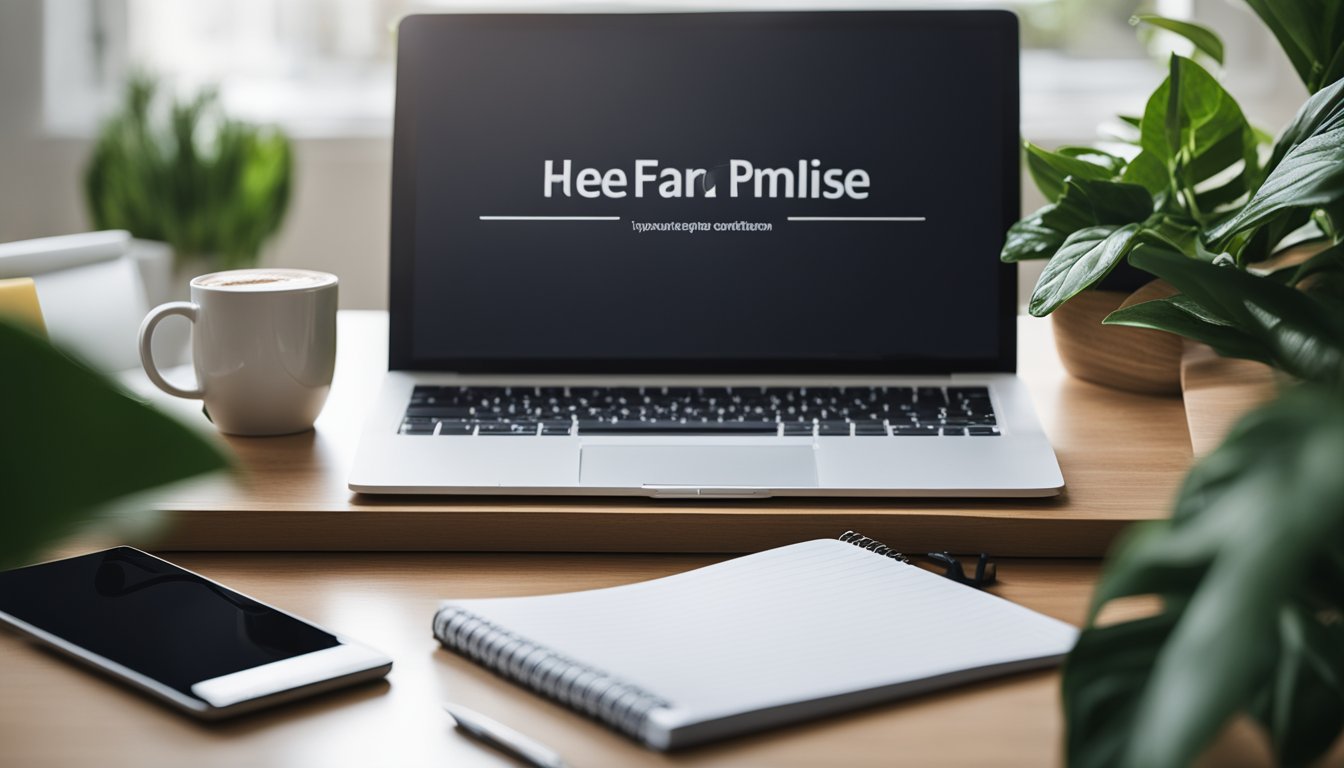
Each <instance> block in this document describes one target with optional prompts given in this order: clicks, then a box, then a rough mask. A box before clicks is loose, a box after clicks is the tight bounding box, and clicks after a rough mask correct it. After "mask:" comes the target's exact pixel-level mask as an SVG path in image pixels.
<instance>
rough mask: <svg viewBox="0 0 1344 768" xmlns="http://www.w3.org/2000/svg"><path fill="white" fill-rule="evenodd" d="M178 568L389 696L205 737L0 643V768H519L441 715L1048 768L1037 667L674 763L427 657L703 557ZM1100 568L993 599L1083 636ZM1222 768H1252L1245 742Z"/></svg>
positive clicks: (1258, 758)
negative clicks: (486, 626) (491, 618)
mask: <svg viewBox="0 0 1344 768" xmlns="http://www.w3.org/2000/svg"><path fill="white" fill-rule="evenodd" d="M169 557H171V558H172V559H173V560H175V561H177V562H179V563H181V564H182V565H183V566H185V567H188V568H191V569H193V570H196V571H199V572H201V573H203V574H205V575H206V576H209V577H211V578H215V579H218V580H220V581H222V582H223V583H225V584H227V585H229V586H231V587H233V588H236V589H238V590H240V591H242V592H245V593H248V594H251V595H253V596H254V597H257V598H259V599H261V600H265V601H267V602H270V603H272V604H275V605H277V606H279V607H281V608H284V609H286V610H289V611H293V612H295V613H297V614H299V615H301V616H304V617H306V618H309V619H312V620H313V621H315V622H317V623H319V624H323V625H325V626H327V627H330V628H331V629H334V630H336V631H339V632H344V633H347V634H350V635H351V636H353V637H356V638H358V639H360V640H362V641H364V642H367V643H369V644H370V645H373V646H375V647H377V648H379V649H380V650H382V651H384V652H385V653H387V654H389V655H391V656H392V658H393V659H394V661H395V666H394V668H393V670H392V673H391V676H390V677H389V682H388V683H379V684H375V685H371V686H365V687H362V688H356V689H352V690H349V691H346V692H341V693H336V694H334V695H329V696H325V697H322V698H319V699H314V700H311V701H308V702H303V703H298V704H295V705H292V706H289V707H285V708H281V709H277V710H272V711H270V712H264V713H257V714H254V715H251V716H247V717H245V718H243V719H240V720H237V721H234V722H227V723H220V724H214V725H201V724H197V723H194V722H192V721H189V720H187V719H185V718H183V717H180V716H178V715H176V714H174V713H173V712H171V711H169V710H168V709H166V708H164V707H162V706H159V705H158V704H155V703H154V702H152V701H149V700H148V699H145V698H143V697H141V696H139V695H137V694H134V693H131V692H129V691H127V690H125V689H122V688H120V687H119V686H117V685H116V684H114V683H111V682H108V681H105V680H102V679H100V678H97V677H95V676H93V675H91V674H89V673H87V672H85V671H83V670H80V669H76V668H75V667H74V666H72V665H71V664H69V663H67V662H65V661H64V660H62V659H59V658H57V657H56V656H54V655H51V654H47V653H42V652H39V651H37V650H35V649H33V648H30V647H26V645H25V644H24V643H23V642H21V641H20V640H18V639H17V638H15V637H12V636H8V635H2V636H0V691H3V692H4V693H3V695H0V745H3V746H0V764H3V765H14V766H48V765H82V766H91V765H97V766H101V767H103V768H112V767H114V766H121V765H127V766H132V765H133V766H137V767H148V766H174V767H176V766H182V765H196V766H269V765H284V766H323V768H328V767H329V766H346V765H350V766H371V765H395V766H401V767H403V768H412V767H416V766H425V767H426V768H430V767H432V768H445V766H461V765H487V766H513V765H517V764H516V763H512V762H509V761H508V760H505V759H503V758H499V757H497V756H496V755H495V754H494V753H492V752H489V751H487V750H485V749H483V748H482V747H480V746H479V745H477V744H476V743H474V742H472V741H469V740H467V739H466V738H464V737H462V736H460V735H459V734H457V733H454V732H453V730H452V729H451V727H450V726H449V723H448V719H447V717H446V716H445V715H444V714H443V713H442V711H441V710H440V709H439V707H438V704H439V702H440V701H443V700H451V701H456V702H460V703H462V704H466V705H467V706H470V707H473V708H476V709H478V710H479V711H481V712H484V713H486V714H488V715H490V716H493V717H495V718H497V719H499V720H501V721H503V722H505V723H508V724H510V725H512V726H514V727H515V728H518V729H519V730H522V731H524V732H526V733H528V734H530V735H532V736H534V737H536V738H538V739H541V740H542V741H544V742H546V743H548V744H550V745H551V746H552V747H554V748H556V749H557V750H558V751H560V753H561V754H562V755H564V756H565V757H566V758H567V759H568V760H569V761H571V762H572V763H573V764H574V765H575V766H577V767H578V768H594V767H595V766H622V767H624V766H655V765H688V766H689V765H695V766H728V765H733V766H744V765H746V766H809V767H810V766H822V765H874V766H876V765H895V764H902V765H935V766H946V767H947V768H954V767H956V766H989V765H993V766H1031V767H1032V768H1039V766H1047V765H1055V764H1058V763H1059V762H1060V760H1059V750H1060V744H1061V743H1062V735H1063V734H1062V723H1061V721H1060V717H1059V714H1058V707H1059V703H1058V682H1059V675H1058V673H1057V672H1034V673H1029V674H1023V675H1018V676H1014V677H1009V678H1004V679H1000V680H995V681H990V682H985V683H979V684H975V685H970V686H965V687H961V688H956V689H952V690H948V691H944V692H941V693H937V694H933V695H929V696H923V697H919V698H916V699H911V700H908V701H905V702H898V703H894V704H889V705H884V706H879V707H874V708H871V709H867V710H863V711H860V712H857V713H853V714H849V715H842V716H837V717H832V718H827V719H824V720H819V721H815V722H811V723H807V724H803V725H799V726H795V727H791V728H786V729H782V730H779V731H775V732H771V733H765V734H759V735H755V736H750V737H746V738H743V739H738V740H734V741H730V742H726V743H722V744H719V745H711V746H707V747H703V748H700V749H695V750H691V751H687V752H683V753H678V754H674V755H671V756H668V755H660V754H656V753H651V752H646V751H644V750H643V749H640V748H638V747H636V746H635V745H634V744H632V743H631V742H629V741H626V740H625V739H624V738H623V737H621V736H618V735H616V734H615V733H613V732H610V731H608V730H606V729H605V728H603V727H602V726H600V725H597V724H595V723H592V722H590V721H588V720H586V719H584V718H582V717H580V716H578V715H575V714H572V713H570V712H569V711H568V710H565V709H563V708H561V707H559V706H557V705H554V704H551V703H549V702H547V701H545V700H543V699H540V698H538V697H536V696H533V695H532V694H530V693H527V692H526V691H524V690H522V689H520V688H518V687H515V686H513V685H512V684H510V683H507V682H505V681H503V680H500V679H498V678H495V677H493V676H492V675H490V674H489V673H487V672H485V671H483V670H480V669H478V668H476V667H474V666H473V665H471V664H469V663H467V662H465V661H463V660H462V659H460V658H458V657H456V656H453V655H451V654H449V653H448V652H446V651H444V650H442V649H440V648H438V645H437V643H436V642H435V641H434V640H433V638H432V637H431V636H430V632H429V622H430V617H431V615H432V614H433V611H434V607H435V605H436V602H437V600H438V599H439V598H443V597H489V596H503V595H520V594H535V593H543V592H554V591H566V590H572V589H586V588H595V587H603V586H612V585H615V584H622V583H627V582H630V581H635V580H640V579H645V578H653V577H657V576H663V575H667V574H670V573H675V572H678V571H682V570H685V569H688V568H693V567H698V566H701V565H705V564H708V563H710V562H713V561H714V560H715V559H717V558H715V557H712V556H692V555H610V554H608V555H591V554H590V555H565V554H542V553H533V554H504V553H493V554H480V553H477V554H469V553H440V554H421V553H382V554H363V553H361V554H349V553H345V554H340V553H301V554H280V553H247V554H239V553H177V554H173V555H169ZM1097 567H1098V566H1097V565H1096V564H1095V562H1091V561H1076V560H1054V561H1039V560H1038V561H1031V560H1011V561H1005V562H1003V563H1002V564H1001V566H1000V573H1001V578H1002V583H1001V584H1000V585H999V586H998V587H996V588H995V591H996V592H997V593H998V594H1000V595H1002V596H1004V597H1006V598H1009V599H1011V600H1014V601H1017V602H1019V603H1022V604H1023V605H1026V606H1029V607H1031V608H1034V609H1036V610H1039V611H1042V612H1043V613H1046V614H1049V615H1051V616H1054V617H1057V618H1059V619H1063V620H1065V621H1070V622H1074V623H1077V622H1079V621H1081V619H1082V617H1083V614H1084V611H1085V609H1086V604H1087V599H1088V595H1089V593H1090V591H1091V585H1092V582H1093V580H1094V579H1095V577H1096V573H1097ZM1236 736H1239V737H1240V738H1232V739H1226V740H1225V742H1224V744H1223V745H1221V746H1222V747H1223V749H1221V750H1220V756H1219V758H1218V759H1217V760H1216V761H1214V764H1217V765H1236V764H1246V763H1258V764H1263V762H1264V755H1265V752H1264V748H1263V747H1262V746H1260V743H1259V741H1258V740H1257V739H1256V738H1255V737H1254V736H1252V735H1250V734H1248V733H1244V732H1243V733H1238V734H1236Z"/></svg>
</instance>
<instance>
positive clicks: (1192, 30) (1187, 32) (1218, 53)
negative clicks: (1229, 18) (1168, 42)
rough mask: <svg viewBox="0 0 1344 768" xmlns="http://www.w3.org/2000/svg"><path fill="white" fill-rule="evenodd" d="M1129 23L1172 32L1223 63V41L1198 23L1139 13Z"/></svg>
mask: <svg viewBox="0 0 1344 768" xmlns="http://www.w3.org/2000/svg"><path fill="white" fill-rule="evenodd" d="M1130 23H1131V24H1148V25H1151V26H1154V27H1157V28H1159V29H1165V30H1167V31H1168V32H1173V33H1175V34H1177V35H1180V36H1181V37H1184V38H1185V39H1186V40H1189V41H1190V42H1191V43H1194V45H1195V48H1198V49H1199V50H1200V51H1203V52H1204V54H1205V55H1207V56H1208V57H1209V58H1211V59H1213V60H1214V61H1216V62H1218V63H1219V64H1220V65H1221V64H1222V63H1223V41H1222V38H1220V37H1218V35H1217V33H1215V32H1214V31H1213V30H1211V29H1209V28H1208V27H1205V26H1203V25H1200V24H1195V23H1193V22H1189V21H1183V20H1181V19H1169V18H1167V17H1165V16H1153V15H1148V14H1140V15H1138V16H1135V17H1133V18H1132V19H1130Z"/></svg>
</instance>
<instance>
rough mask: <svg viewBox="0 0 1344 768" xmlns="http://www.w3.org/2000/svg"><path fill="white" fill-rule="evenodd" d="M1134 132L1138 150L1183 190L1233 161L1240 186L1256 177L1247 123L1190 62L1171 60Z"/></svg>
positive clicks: (1230, 100)
mask: <svg viewBox="0 0 1344 768" xmlns="http://www.w3.org/2000/svg"><path fill="white" fill-rule="evenodd" d="M1140 134H1141V135H1140V139H1139V143H1140V145H1141V146H1142V147H1143V151H1144V152H1146V153H1149V154H1151V155H1152V156H1153V158H1154V159H1155V160H1158V161H1160V162H1161V163H1162V164H1163V165H1164V166H1165V167H1166V168H1167V169H1168V171H1169V176H1170V177H1171V178H1172V179H1173V180H1174V182H1175V186H1176V187H1178V188H1181V189H1183V190H1193V189H1194V187H1195V185H1196V184H1199V183H1201V182H1204V181H1207V180H1208V179H1211V178H1213V177H1214V176H1216V175H1218V174H1220V173H1222V172H1224V171H1226V170H1227V169H1229V168H1231V167H1233V166H1234V165H1235V164H1237V163H1239V162H1240V163H1242V166H1243V167H1242V169H1241V171H1240V174H1239V175H1240V176H1242V177H1243V178H1244V182H1243V183H1245V184H1246V185H1247V186H1248V187H1249V186H1251V184H1250V182H1252V181H1254V180H1256V179H1258V178H1259V174H1260V168H1259V148H1258V147H1259V145H1258V143H1257V141H1256V138H1255V132H1254V131H1253V130H1252V129H1251V126H1250V123H1248V122H1247V121H1246V117H1245V115H1244V114H1243V113H1242V111H1241V108H1240V107H1239V106H1237V102H1236V100H1235V99H1233V98H1232V96H1231V94H1229V93H1228V92H1227V91H1226V90H1224V88H1223V87H1222V85H1220V84H1219V83H1218V81H1217V80H1216V79H1215V78H1214V77H1213V76H1212V75H1210V74H1209V73H1208V72H1207V71H1205V70H1204V68H1203V67H1201V66H1199V65H1198V64H1196V63H1195V62H1193V61H1191V60H1190V59H1187V58H1184V57H1181V56H1172V57H1171V66H1170V74H1169V75H1168V77H1167V79H1166V81H1165V82H1163V83H1162V85H1161V86H1159V87H1158V89H1157V90H1156V91H1154V92H1153V95H1152V96H1151V97H1149V99H1148V105H1147V107H1146V108H1145V110H1144V114H1143V123H1142V126H1141V129H1140ZM1186 202H1187V205H1188V204H1189V203H1190V202H1191V201H1189V200H1187V201H1186ZM1197 213H1198V212H1192V215H1193V214H1197ZM1195 217H1196V218H1197V216H1195Z"/></svg>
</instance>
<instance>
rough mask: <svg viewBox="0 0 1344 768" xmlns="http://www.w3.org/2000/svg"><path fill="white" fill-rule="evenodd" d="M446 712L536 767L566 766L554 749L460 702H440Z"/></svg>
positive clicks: (473, 734) (471, 733)
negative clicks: (442, 703)
mask: <svg viewBox="0 0 1344 768" xmlns="http://www.w3.org/2000/svg"><path fill="white" fill-rule="evenodd" d="M443 709H444V711H445V712H447V713H448V716H449V717H451V718H453V721H454V722H456V723H457V727H458V728H461V729H462V731H463V732H465V733H466V734H467V735H468V736H471V737H472V738H474V739H477V740H478V741H481V742H484V743H486V744H489V745H490V746H492V747H495V748H496V749H499V750H502V751H504V752H507V753H509V754H510V755H513V756H514V757H517V758H519V759H520V760H523V761H524V762H526V763H527V764H529V765H535V766H537V768H569V764H568V763H566V762H565V761H564V759H563V758H561V757H560V755H559V754H558V753H556V751H555V750H553V749H551V748H550V747H547V746H546V745H544V744H542V743H540V742H538V741H536V740H535V739H531V738H529V737H527V736H524V735H523V734H521V733H519V732H517V731H515V730H513V729H512V728H510V727H508V726H507V725H504V724H503V723H501V722H499V721H497V720H491V719H490V718H488V717H486V716H485V715H482V714H481V713H479V712H476V711H473V710H470V709H467V708H466V707H464V706H462V705H461V704H448V703H445V704H444V705H443Z"/></svg>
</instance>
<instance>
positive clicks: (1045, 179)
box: [1023, 141, 1118, 202]
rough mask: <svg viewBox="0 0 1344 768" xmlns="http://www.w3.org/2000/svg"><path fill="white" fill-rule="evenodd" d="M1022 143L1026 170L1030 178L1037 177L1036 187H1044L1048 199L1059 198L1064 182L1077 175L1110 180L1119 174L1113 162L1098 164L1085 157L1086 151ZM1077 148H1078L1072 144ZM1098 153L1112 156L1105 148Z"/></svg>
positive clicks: (1082, 177) (1053, 200)
mask: <svg viewBox="0 0 1344 768" xmlns="http://www.w3.org/2000/svg"><path fill="white" fill-rule="evenodd" d="M1023 147H1024V149H1025V150H1026V155H1027V171H1028V172H1029V173H1030V174H1031V178H1032V179H1033V180H1035V182H1036V187H1037V188H1038V189H1040V190H1041V194H1043V195H1045V197H1046V199H1047V200H1050V201H1051V202H1058V201H1059V198H1060V197H1061V196H1062V195H1063V194H1064V182H1065V180H1066V179H1068V178H1070V177H1072V178H1075V179H1094V180H1108V179H1111V178H1112V177H1114V176H1115V175H1116V173H1117V172H1118V170H1117V169H1116V168H1115V167H1114V166H1112V165H1109V164H1108V165H1099V164H1097V163H1094V162H1091V161H1089V160H1086V159H1084V157H1083V153H1081V152H1077V151H1073V152H1069V151H1060V152H1051V151H1049V150H1047V149H1043V148H1041V147H1038V146H1036V145H1035V144H1032V143H1031V142H1029V141H1028V142H1024V143H1023ZM1073 149H1075V150H1076V149H1077V148H1073ZM1093 154H1095V155H1100V156H1104V157H1109V155H1106V153H1104V152H1094V153H1093Z"/></svg>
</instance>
